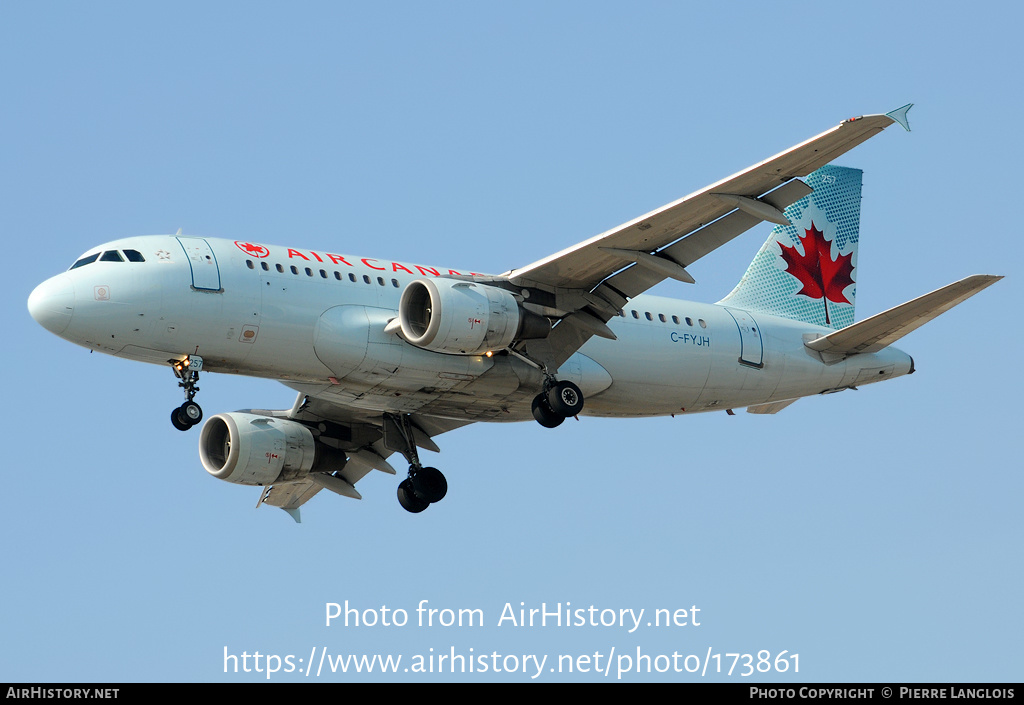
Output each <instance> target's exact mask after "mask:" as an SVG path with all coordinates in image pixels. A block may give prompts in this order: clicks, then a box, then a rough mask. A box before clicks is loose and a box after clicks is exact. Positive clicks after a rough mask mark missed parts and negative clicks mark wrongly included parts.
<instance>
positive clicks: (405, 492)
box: [398, 477, 430, 514]
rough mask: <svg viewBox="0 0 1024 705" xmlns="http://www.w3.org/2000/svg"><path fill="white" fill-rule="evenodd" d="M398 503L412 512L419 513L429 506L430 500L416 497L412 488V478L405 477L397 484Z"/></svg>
mask: <svg viewBox="0 0 1024 705" xmlns="http://www.w3.org/2000/svg"><path fill="white" fill-rule="evenodd" d="M398 503H399V504H401V505H402V509H404V510H405V511H407V512H412V513H413V514H419V513H420V512H422V511H423V510H424V509H426V508H427V507H429V506H430V502H428V501H426V500H423V499H420V498H419V497H417V496H416V495H415V494H414V493H413V490H412V479H411V478H408V477H407V478H405V479H404V480H402V482H401V483H400V484H399V485H398Z"/></svg>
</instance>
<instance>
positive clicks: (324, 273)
mask: <svg viewBox="0 0 1024 705" xmlns="http://www.w3.org/2000/svg"><path fill="white" fill-rule="evenodd" d="M320 276H321V277H323V278H324V279H326V278H327V272H326V271H325V270H323V269H321V270H320Z"/></svg>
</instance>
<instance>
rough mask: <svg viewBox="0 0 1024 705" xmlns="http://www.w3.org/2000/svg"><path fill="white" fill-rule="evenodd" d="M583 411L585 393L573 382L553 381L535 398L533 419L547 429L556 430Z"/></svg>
mask: <svg viewBox="0 0 1024 705" xmlns="http://www.w3.org/2000/svg"><path fill="white" fill-rule="evenodd" d="M581 411H583V392H581V391H580V388H579V387H577V386H576V385H575V384H573V383H572V382H569V381H566V380H562V381H561V382H558V381H555V380H553V379H551V380H548V381H547V382H545V384H544V391H543V392H541V393H540V394H538V395H537V396H536V397H534V398H533V418H535V419H537V423H539V424H540V425H541V426H544V427H545V428H554V427H555V426H558V425H559V424H561V423H562V422H563V421H565V420H566V419H567V418H569V417H570V416H576V415H577V414H579V413H580V412H581Z"/></svg>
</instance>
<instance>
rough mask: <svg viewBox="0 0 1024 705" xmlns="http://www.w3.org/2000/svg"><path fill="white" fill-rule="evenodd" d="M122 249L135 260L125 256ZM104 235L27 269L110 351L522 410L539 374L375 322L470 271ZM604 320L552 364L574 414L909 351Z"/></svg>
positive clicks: (656, 407) (683, 310)
mask: <svg viewBox="0 0 1024 705" xmlns="http://www.w3.org/2000/svg"><path fill="white" fill-rule="evenodd" d="M246 248H248V251H246ZM126 250H133V251H137V252H139V253H142V255H143V258H144V260H145V261H143V262H132V261H126V258H125V257H124V256H123V253H124V252H125V251H126ZM108 251H115V252H119V253H121V254H122V261H100V259H97V261H93V262H91V263H88V264H85V265H82V266H78V267H76V268H74V269H72V270H70V271H67V272H64V273H62V274H59V275H57V276H55V277H53V278H51V279H49V280H47V281H46V282H44V283H43V284H41V285H40V286H39V287H38V288H37V289H36V290H35V291H34V292H33V293H32V297H31V298H30V300H29V308H30V310H31V311H32V314H33V316H34V317H35V318H36V319H37V320H39V321H40V323H42V324H43V325H44V326H45V327H46V328H48V329H49V330H51V331H52V332H54V333H56V334H57V335H60V336H61V337H63V338H66V339H68V340H70V341H72V342H75V343H77V344H79V345H83V346H85V347H88V348H90V349H93V350H98V351H100V352H104V353H107V354H110V355H116V356H118V357H125V358H129V359H133V360H141V361H144V362H152V363H158V364H167V363H168V362H169V361H171V360H180V359H182V358H183V357H184V356H186V355H199V356H201V357H202V359H203V362H204V370H205V371H210V372H224V373H230V374H240V375H249V376H256V377H266V378H273V379H279V380H281V381H283V382H284V383H286V384H288V385H289V386H292V387H294V388H295V389H297V390H300V391H303V392H307V393H311V394H316V395H318V396H323V397H326V398H329V399H332V400H336V401H337V402H338V403H340V404H343V405H346V406H350V407H355V408H360V409H367V410H376V411H394V412H423V413H430V414H432V415H435V416H444V417H450V418H457V419H463V418H464V419H467V420H481V421H483V420H490V421H520V420H526V419H529V418H532V417H531V412H530V402H531V399H532V398H533V397H534V396H536V394H537V393H538V391H539V389H540V388H541V385H542V383H543V377H542V375H541V373H540V372H539V371H537V370H535V369H534V368H532V367H531V366H530V365H528V364H526V363H525V362H523V361H521V360H519V359H518V358H516V357H514V356H511V355H507V354H502V353H501V352H500V351H495V352H496V353H497V354H495V355H493V356H486V355H448V354H442V353H436V352H430V351H427V350H423V349H420V348H417V347H414V346H412V345H410V344H409V343H407V342H406V341H405V340H403V339H402V338H401V337H400V336H398V335H395V334H393V333H389V332H385V330H384V327H385V325H386V324H387V323H388V321H389V320H391V319H392V318H394V317H395V316H396V315H397V309H398V304H399V299H400V297H401V294H402V291H403V289H404V288H405V286H406V285H407V284H408V283H409V282H411V281H413V280H415V279H423V278H425V277H428V278H429V277H434V276H447V275H449V274H463V275H466V274H472V273H471V272H457V271H455V270H447V269H444V270H442V269H437V268H431V267H422V266H417V265H410V264H405V263H398V262H392V261H390V260H378V259H373V258H359V257H352V256H348V255H345V256H342V255H336V254H329V253H325V252H319V251H317V252H314V251H311V250H299V249H291V248H285V247H270V248H264V247H261V246H252V245H249V244H248V243H238V242H232V241H230V240H215V239H205V240H203V239H198V238H186V237H175V236H145V237H135V238H126V239H123V240H118V241H115V242H111V243H107V244H105V245H103V246H101V247H99V248H96V249H94V250H90V253H100V254H101V255H102V253H104V252H108ZM260 255H263V256H262V257H261V256H260ZM608 326H609V327H610V328H611V330H612V331H613V332H614V334H615V336H616V337H617V340H609V339H604V338H599V337H594V338H592V339H591V340H590V341H589V342H587V343H586V344H585V345H584V346H583V348H582V349H581V350H580V351H579V352H578V353H576V354H575V355H573V356H572V357H571V358H570V359H569V360H568V361H567V362H566V363H565V364H563V365H562V367H561V368H560V369H559V370H558V371H557V376H558V378H559V379H567V380H570V381H573V382H576V384H578V385H579V386H580V388H581V389H582V391H583V393H584V395H585V397H586V407H585V410H584V414H587V415H596V416H614V417H635V416H660V415H668V414H680V413H690V412H699V411H711V410H720V409H730V408H734V407H735V408H740V407H746V406H751V405H758V404H764V403H768V402H773V401H781V400H786V399H793V398H796V397H801V396H808V395H812V394H819V393H822V392H828V391H833V390H839V389H843V388H849V387H853V386H857V385H862V384H866V383H869V382H874V381H881V380H885V379H890V378H891V377H895V376H899V375H903V374H907V373H908V372H910V371H912V366H913V363H912V361H911V359H910V357H909V356H908V355H906V354H905V353H903V352H901V351H899V350H897V349H895V348H891V347H890V348H886V349H884V350H882V351H880V352H878V353H874V354H862V355H853V356H851V357H848V358H846V359H844V360H841V361H838V362H834V363H832V364H827V363H826V362H825V361H823V359H822V357H821V356H820V355H819V354H818V353H815V352H814V351H812V350H809V349H808V348H806V347H805V346H804V343H805V342H806V341H808V340H811V339H813V338H815V337H818V336H819V335H824V334H827V333H829V332H831V330H830V329H827V328H820V327H818V326H814V325H812V324H807V323H801V322H798V321H793V320H789V319H785V318H779V317H775V316H770V315H767V314H763V313H758V312H743V311H737V310H735V309H727V308H726V307H724V306H721V305H717V304H704V303H694V302H689V301H681V300H675V299H668V298H662V297H656V296H650V295H641V296H637V297H635V298H633V299H632V300H630V301H629V302H628V303H627V304H626V306H625V307H624V309H623V316H621V317H616V318H613V319H612V320H611V321H610V322H609V324H608Z"/></svg>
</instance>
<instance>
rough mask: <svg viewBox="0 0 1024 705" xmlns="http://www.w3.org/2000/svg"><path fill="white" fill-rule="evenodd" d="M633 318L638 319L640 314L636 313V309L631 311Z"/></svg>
mask: <svg viewBox="0 0 1024 705" xmlns="http://www.w3.org/2000/svg"><path fill="white" fill-rule="evenodd" d="M633 318H640V314H639V313H637V312H636V309H634V310H633Z"/></svg>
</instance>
